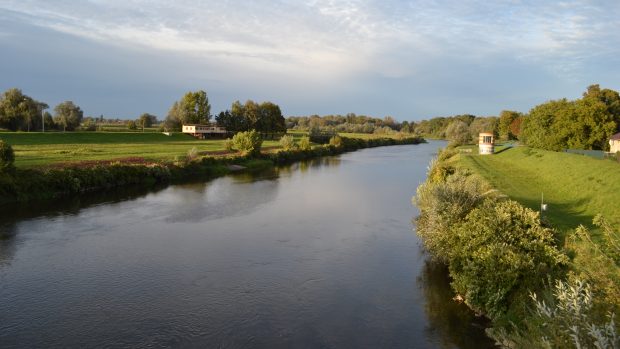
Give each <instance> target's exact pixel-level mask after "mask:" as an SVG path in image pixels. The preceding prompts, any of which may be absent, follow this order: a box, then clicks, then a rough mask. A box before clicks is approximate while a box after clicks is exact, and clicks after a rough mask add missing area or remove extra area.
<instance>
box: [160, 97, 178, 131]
mask: <svg viewBox="0 0 620 349" xmlns="http://www.w3.org/2000/svg"><path fill="white" fill-rule="evenodd" d="M164 129H165V130H167V131H180V130H181V108H180V107H179V102H174V104H173V105H172V107H170V110H169V111H168V115H167V116H166V120H164Z"/></svg>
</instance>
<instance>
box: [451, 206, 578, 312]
mask: <svg viewBox="0 0 620 349" xmlns="http://www.w3.org/2000/svg"><path fill="white" fill-rule="evenodd" d="M449 234H450V239H449V240H450V246H452V248H451V249H450V251H449V253H450V255H449V257H448V258H449V270H450V276H451V277H452V279H453V282H452V286H453V288H454V289H455V291H456V292H457V293H459V294H460V295H462V296H463V298H464V299H465V302H466V303H467V304H468V305H469V306H470V307H471V308H473V309H474V310H476V311H480V312H484V313H486V314H488V315H489V316H490V317H491V318H497V317H499V316H501V315H503V314H505V313H506V311H507V310H508V309H509V308H510V306H511V305H517V304H522V303H523V301H525V300H526V299H527V295H528V293H529V291H530V290H538V289H541V288H542V287H543V283H544V281H545V279H544V277H545V276H549V277H551V276H553V275H558V273H559V272H560V271H561V270H562V267H563V266H564V265H566V264H567V263H568V258H567V257H566V255H564V254H563V253H562V252H560V251H559V250H558V249H557V247H556V245H555V234H554V231H553V230H551V229H549V228H546V227H543V226H542V225H541V223H540V219H539V215H538V212H535V211H532V210H531V209H529V208H526V207H523V206H521V205H520V204H519V203H518V202H516V201H511V200H506V201H499V202H498V201H496V200H485V202H484V203H483V204H482V205H480V206H478V207H476V208H474V209H473V210H472V211H471V212H470V213H469V214H468V215H467V216H466V217H465V220H464V221H463V222H462V223H459V224H455V225H453V226H451V227H450V229H449Z"/></svg>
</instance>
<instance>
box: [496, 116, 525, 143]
mask: <svg viewBox="0 0 620 349" xmlns="http://www.w3.org/2000/svg"><path fill="white" fill-rule="evenodd" d="M519 116H521V113H519V112H516V111H512V110H502V112H501V113H500V114H499V125H498V127H499V137H500V138H502V139H508V140H510V139H516V138H517V136H516V135H515V134H513V133H512V132H511V129H510V125H512V122H513V121H514V120H515V119H517V118H518V117H519Z"/></svg>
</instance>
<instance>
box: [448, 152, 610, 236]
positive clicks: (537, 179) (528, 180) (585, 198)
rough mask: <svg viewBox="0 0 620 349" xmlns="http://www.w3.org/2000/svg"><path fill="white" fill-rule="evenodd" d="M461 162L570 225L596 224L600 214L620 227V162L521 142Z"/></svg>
mask: <svg viewBox="0 0 620 349" xmlns="http://www.w3.org/2000/svg"><path fill="white" fill-rule="evenodd" d="M458 161H459V163H460V164H461V165H462V166H465V167H467V168H469V169H471V170H473V171H474V172H475V173H478V174H480V175H481V176H483V177H484V178H486V179H487V180H488V181H489V182H490V183H491V184H492V185H493V186H494V187H495V188H497V189H498V190H500V191H501V192H503V193H504V194H506V195H508V196H509V197H510V198H512V199H514V200H516V201H518V202H520V203H522V204H523V205H525V206H527V207H530V208H532V209H534V210H539V208H540V203H541V195H542V194H544V200H545V203H547V204H548V210H547V211H546V212H544V215H545V216H546V217H547V218H548V219H549V221H550V222H551V223H552V224H553V225H554V226H556V227H558V228H560V229H562V230H566V229H571V228H575V227H576V226H578V225H579V224H583V225H585V226H588V227H591V226H592V218H593V217H594V216H595V215H596V214H598V213H600V214H602V215H603V216H604V217H605V218H606V219H607V220H608V221H609V222H610V223H612V224H613V225H614V226H615V227H616V229H618V228H620V164H619V163H618V162H614V161H610V160H599V159H594V158H591V157H587V156H583V155H576V154H568V153H558V152H551V151H545V150H540V149H531V148H526V147H516V148H512V149H507V150H504V151H502V152H501V153H499V154H494V155H491V156H488V155H487V156H481V155H465V154H460V155H459V156H458Z"/></svg>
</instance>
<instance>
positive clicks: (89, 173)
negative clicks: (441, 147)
mask: <svg viewBox="0 0 620 349" xmlns="http://www.w3.org/2000/svg"><path fill="white" fill-rule="evenodd" d="M342 139H343V142H342V145H341V146H338V147H336V146H333V145H318V146H315V147H313V148H312V149H310V150H290V151H285V150H281V151H279V152H276V153H266V154H262V153H261V154H260V155H258V156H255V157H249V156H241V155H237V156H232V157H224V158H215V157H208V156H206V157H201V158H198V159H195V160H186V161H183V162H159V163H151V164H138V165H128V164H121V163H117V164H114V163H112V164H105V165H94V166H92V167H85V168H81V167H79V166H74V167H66V168H62V169H53V168H52V169H20V168H16V169H13V170H12V171H11V172H8V173H2V174H0V207H2V206H6V205H8V204H12V203H25V202H33V201H39V202H40V201H49V200H54V199H60V198H63V197H69V196H72V195H82V194H88V193H99V192H102V191H105V190H111V189H117V188H123V187H130V186H139V187H143V188H145V189H147V188H151V187H155V186H162V185H163V186H167V185H171V184H178V183H184V182H188V181H195V180H211V179H214V178H217V177H221V176H225V175H227V174H230V173H233V172H235V173H241V172H246V171H247V172H250V171H256V170H261V169H265V168H268V167H272V166H277V165H284V164H289V163H294V162H298V161H303V160H309V159H313V158H319V157H324V156H334V155H340V154H343V153H346V152H352V151H356V150H359V149H364V148H374V147H380V146H392V145H407V144H420V143H425V142H426V140H424V139H423V138H420V137H410V138H403V139H393V138H376V139H361V138H347V137H342Z"/></svg>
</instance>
